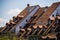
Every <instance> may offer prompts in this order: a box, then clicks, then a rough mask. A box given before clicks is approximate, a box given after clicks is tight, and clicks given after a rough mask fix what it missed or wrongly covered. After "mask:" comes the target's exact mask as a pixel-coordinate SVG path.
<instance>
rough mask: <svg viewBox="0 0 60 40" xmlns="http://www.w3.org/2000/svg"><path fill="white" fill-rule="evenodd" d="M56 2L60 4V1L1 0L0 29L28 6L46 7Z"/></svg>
mask: <svg viewBox="0 0 60 40" xmlns="http://www.w3.org/2000/svg"><path fill="white" fill-rule="evenodd" d="M54 2H60V0H0V27H4V25H5V24H6V22H8V21H9V20H10V19H12V17H13V16H17V15H18V14H19V13H20V12H21V11H22V10H23V9H24V8H25V7H26V6H27V4H30V5H31V6H33V5H40V6H41V7H45V6H50V5H51V4H52V3H54Z"/></svg>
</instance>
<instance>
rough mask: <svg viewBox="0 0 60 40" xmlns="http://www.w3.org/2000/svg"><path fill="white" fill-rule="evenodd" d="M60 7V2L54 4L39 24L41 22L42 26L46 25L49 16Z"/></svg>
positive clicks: (40, 19)
mask: <svg viewBox="0 0 60 40" xmlns="http://www.w3.org/2000/svg"><path fill="white" fill-rule="evenodd" d="M58 5H60V2H58V3H53V4H52V5H51V6H50V7H49V8H48V9H47V11H46V12H45V13H44V14H43V15H42V17H41V18H39V20H38V22H39V21H41V22H42V24H45V23H46V22H47V20H48V18H49V16H50V15H51V14H52V13H53V12H54V10H55V9H56V8H57V7H58Z"/></svg>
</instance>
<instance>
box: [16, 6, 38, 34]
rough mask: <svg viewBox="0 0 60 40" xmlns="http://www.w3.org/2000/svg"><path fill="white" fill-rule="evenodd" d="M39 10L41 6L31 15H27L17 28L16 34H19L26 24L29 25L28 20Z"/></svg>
mask: <svg viewBox="0 0 60 40" xmlns="http://www.w3.org/2000/svg"><path fill="white" fill-rule="evenodd" d="M38 9H39V6H37V7H36V8H35V9H34V10H33V11H32V12H31V13H30V14H29V15H27V17H26V18H25V19H24V20H23V21H22V22H21V23H20V24H19V25H18V26H17V27H16V34H17V33H18V32H19V30H20V27H19V26H22V28H23V27H24V26H25V24H26V23H27V22H26V20H29V19H30V18H31V17H32V16H33V15H34V14H35V13H36V12H37V10H38Z"/></svg>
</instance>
